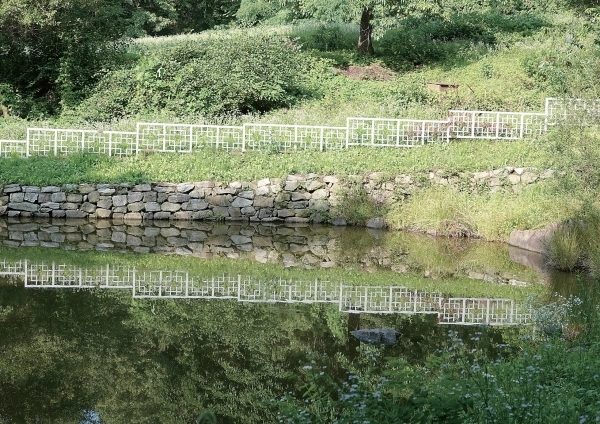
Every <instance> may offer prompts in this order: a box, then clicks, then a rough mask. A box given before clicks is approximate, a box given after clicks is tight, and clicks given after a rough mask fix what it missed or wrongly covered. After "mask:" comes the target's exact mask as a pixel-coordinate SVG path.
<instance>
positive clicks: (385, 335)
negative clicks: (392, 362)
mask: <svg viewBox="0 0 600 424" xmlns="http://www.w3.org/2000/svg"><path fill="white" fill-rule="evenodd" d="M352 334H353V335H354V337H356V338H357V339H358V340H360V341H361V342H364V343H371V344H385V345H393V344H395V343H396V336H397V335H398V334H399V333H398V332H397V331H396V330H392V329H391V328H366V329H363V330H356V331H353V332H352Z"/></svg>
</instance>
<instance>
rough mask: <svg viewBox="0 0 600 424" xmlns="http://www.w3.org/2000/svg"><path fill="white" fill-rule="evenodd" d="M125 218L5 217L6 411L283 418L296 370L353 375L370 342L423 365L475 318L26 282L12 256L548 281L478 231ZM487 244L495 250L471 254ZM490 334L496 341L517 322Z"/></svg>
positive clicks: (18, 417) (0, 363)
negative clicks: (382, 336)
mask: <svg viewBox="0 0 600 424" xmlns="http://www.w3.org/2000/svg"><path fill="white" fill-rule="evenodd" d="M113 224H114V225H112V226H106V225H104V224H101V225H100V226H98V225H90V223H79V224H72V223H65V222H64V221H63V222H62V223H61V222H54V223H46V222H24V221H18V222H10V223H9V222H8V221H2V222H0V244H2V245H3V246H4V248H5V249H6V248H10V249H11V254H12V255H13V258H12V259H11V261H12V262H10V261H6V262H4V265H1V266H0V268H2V269H0V274H1V275H4V276H3V277H0V349H1V352H0V422H2V423H4V422H6V423H13V422H14V423H27V422H50V423H54V422H60V423H63V422H64V423H79V422H105V423H142V422H148V423H192V422H195V419H196V418H197V417H198V415H199V414H200V413H201V412H202V411H205V410H210V411H213V412H215V413H216V415H217V418H218V422H219V423H263V422H275V418H274V409H273V406H272V403H271V402H270V400H272V399H280V398H281V397H282V396H283V395H284V394H285V393H289V392H297V391H298V390H300V389H299V387H298V385H297V375H298V374H299V370H301V369H302V367H303V366H306V365H307V364H310V363H311V361H312V360H316V361H318V363H320V364H321V363H323V364H327V366H328V367H329V370H330V373H331V374H332V375H334V376H336V377H337V378H340V379H343V378H345V376H346V374H347V373H348V371H350V370H351V369H354V368H356V367H360V366H361V364H364V363H365V361H367V359H366V358H368V357H369V355H367V352H368V351H369V349H378V350H381V351H382V353H383V356H392V357H402V358H405V359H406V360H408V361H409V362H411V363H418V362H419V361H422V360H423V359H424V358H425V356H426V355H428V354H431V353H432V352H434V351H435V350H436V349H438V348H439V347H440V346H441V345H442V344H443V343H444V342H445V341H446V339H447V333H448V330H449V329H450V328H452V329H453V330H458V331H459V332H460V333H462V334H464V336H465V339H468V334H469V333H470V332H472V331H475V330H476V329H477V327H473V326H454V325H452V326H447V325H439V324H438V323H437V322H438V317H437V316H436V315H434V314H429V315H407V314H371V313H351V314H348V313H346V312H341V311H340V306H339V305H338V304H335V303H307V302H297V303H273V302H266V303H263V302H247V301H246V302H244V301H238V300H236V299H200V298H195V299H184V298H177V299H173V298H167V299H159V298H138V297H135V298H134V297H133V296H132V294H135V290H134V291H133V293H132V290H131V289H111V288H106V289H105V288H100V287H99V286H100V284H97V286H98V287H96V286H93V288H72V287H71V288H69V287H64V286H63V287H54V288H48V287H46V288H40V287H36V288H26V287H25V284H24V283H25V282H26V281H30V279H31V278H32V275H27V277H26V278H27V279H28V280H26V278H25V277H24V276H22V275H17V274H15V275H12V276H9V275H8V273H9V272H10V269H9V264H10V263H14V256H16V257H19V258H20V259H22V260H31V261H34V260H35V261H37V262H38V263H39V262H40V260H41V259H40V258H39V251H36V252H37V253H36V257H35V258H32V257H31V255H32V253H31V252H33V251H32V250H31V249H30V248H31V247H33V246H38V247H39V246H46V247H48V248H52V249H57V250H58V251H61V249H68V250H72V249H82V250H113V251H125V250H126V251H135V252H138V254H139V255H158V254H163V253H171V254H179V255H188V256H199V257H203V258H206V257H210V256H224V257H229V258H231V260H236V259H238V258H242V257H246V258H250V259H253V260H256V261H259V262H263V261H264V262H273V263H280V264H282V265H284V266H298V267H349V268H353V269H357V270H367V271H369V272H377V269H393V268H396V269H398V268H402V269H399V272H401V271H403V270H404V268H410V269H421V270H423V272H428V273H430V274H434V275H437V276H438V277H439V278H443V276H444V275H453V274H455V273H457V272H458V270H459V269H463V268H464V266H463V265H462V264H464V263H465V262H467V263H471V264H472V265H473V266H472V267H471V268H470V271H469V272H472V273H475V274H477V275H482V276H484V277H485V278H489V276H496V277H497V278H499V279H504V280H509V279H510V278H512V279H514V280H518V281H522V280H523V279H525V278H528V277H531V276H533V277H535V278H539V279H540V281H541V280H543V279H544V278H545V277H544V276H543V275H540V274H538V273H536V272H535V271H531V269H528V268H526V267H524V266H523V265H519V264H516V263H514V262H512V261H510V256H509V253H508V251H507V250H504V251H502V250H501V249H506V248H505V247H501V246H500V247H499V246H486V245H483V244H481V243H477V242H475V243H472V244H469V243H468V242H467V241H456V240H454V241H452V240H441V241H437V242H436V241H433V240H431V239H428V238H423V237H420V238H419V237H416V238H413V236H407V235H398V234H390V233H385V232H377V233H373V232H371V233H369V232H367V231H366V230H364V229H359V230H357V229H335V228H329V227H305V226H300V227H277V226H268V227H264V226H253V225H225V224H193V223H191V224H190V223H187V224H180V225H170V226H165V225H164V224H159V225H149V226H126V225H124V224H122V223H113ZM163 230H164V231H163ZM136 237H137V238H136ZM427 243H429V244H427ZM473 249H475V250H473ZM498 249H500V250H498ZM42 252H43V251H42ZM418 252H421V253H420V254H423V252H426V253H425V254H424V256H421V257H419V256H418V254H417V253H418ZM478 252H479V253H478ZM481 252H488V253H487V254H490V253H489V252H492V253H491V256H493V257H494V260H493V261H492V260H489V261H487V260H481V263H475V264H473V261H474V259H472V258H473V257H475V256H477V255H483V253H481ZM497 252H504V253H502V254H501V255H499V254H498V253H497ZM498 256H501V257H500V258H499V257H498ZM42 259H43V258H42ZM1 260H2V258H0V261H1ZM42 262H43V261H42ZM486 262H487V263H486ZM491 262H493V263H491ZM94 265H95V266H98V267H100V268H102V267H103V266H104V264H97V263H96V264H94ZM106 265H109V266H117V265H118V264H114V263H113V264H106ZM486 267H487V268H486ZM499 267H500V268H501V267H504V268H503V269H499ZM36 269H38V273H39V272H41V271H39V268H36ZM473 270H475V271H473ZM2 272H4V274H2ZM29 272H31V271H29ZM49 272H50V273H51V271H49ZM47 275H51V274H47ZM78 281H80V280H78ZM355 312H359V311H355ZM382 327H389V328H393V329H395V330H397V331H398V332H399V333H400V335H399V340H398V343H396V345H394V346H385V347H384V346H379V347H372V346H370V345H364V344H361V343H360V342H359V341H358V340H357V339H356V338H355V337H354V336H353V335H352V334H351V332H352V331H353V330H356V329H359V328H382ZM489 331H490V338H491V339H493V340H494V341H497V342H498V341H501V340H502V337H504V335H505V334H506V331H509V330H503V329H500V328H490V330H489Z"/></svg>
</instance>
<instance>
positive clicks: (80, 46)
mask: <svg viewBox="0 0 600 424" xmlns="http://www.w3.org/2000/svg"><path fill="white" fill-rule="evenodd" d="M129 23H130V22H129V21H128V20H127V19H126V18H125V17H124V9H123V6H122V5H121V4H114V2H107V1H104V0H94V1H87V0H86V1H81V0H76V1H72V2H69V3H67V4H63V2H60V1H51V2H46V3H43V4H42V3H39V2H35V1H27V2H22V1H14V0H8V1H4V2H2V5H1V6H0V26H1V27H2V28H3V34H2V36H1V37H0V84H8V85H9V86H10V91H11V92H12V93H13V96H14V99H13V104H10V105H9V106H10V107H12V108H13V111H14V113H18V114H21V115H30V116H35V115H36V114H47V113H50V112H54V111H56V110H57V109H58V108H59V107H60V105H61V104H64V105H67V106H68V105H73V104H76V103H77V102H79V101H81V100H82V99H83V98H84V97H86V96H87V95H88V94H89V92H90V91H91V89H92V87H93V85H94V84H95V82H97V81H98V79H99V78H100V76H101V75H102V73H103V72H104V70H106V69H107V68H109V67H111V66H112V65H113V63H114V62H115V61H116V60H117V57H118V55H119V54H120V52H121V51H122V46H123V44H122V42H121V40H122V37H123V35H124V33H125V32H126V31H127V27H128V25H129ZM19 99H22V100H21V102H19V101H18V100H19ZM32 101H34V102H35V103H33V104H32Z"/></svg>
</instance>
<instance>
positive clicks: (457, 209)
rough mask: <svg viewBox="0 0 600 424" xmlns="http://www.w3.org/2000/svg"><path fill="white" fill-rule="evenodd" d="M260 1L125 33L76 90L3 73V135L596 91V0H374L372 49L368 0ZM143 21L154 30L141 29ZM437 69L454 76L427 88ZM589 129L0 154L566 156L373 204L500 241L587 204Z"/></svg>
mask: <svg viewBox="0 0 600 424" xmlns="http://www.w3.org/2000/svg"><path fill="white" fill-rule="evenodd" d="M251 3H252V4H251ZM267 3H268V2H264V1H263V2H262V3H261V2H242V4H241V6H240V8H239V9H238V10H237V14H236V15H235V17H230V19H229V23H228V27H227V28H221V29H212V30H206V31H203V32H199V33H188V34H178V35H171V36H160V37H157V36H152V37H148V36H146V37H138V38H132V39H129V41H128V42H126V43H125V42H122V41H119V43H122V44H119V45H118V46H115V49H113V50H112V52H113V54H111V55H107V56H106V59H105V60H102V61H101V62H102V65H103V67H102V71H101V72H99V73H98V72H96V73H94V78H91V79H90V80H89V81H88V83H87V84H85V90H83V89H82V90H79V91H77V90H75V89H74V88H73V90H75V91H73V90H72V91H71V93H72V94H73V95H74V97H73V96H72V97H70V98H71V100H72V101H65V100H64V99H61V100H60V101H59V103H55V104H54V106H52V107H46V106H47V101H48V99H49V95H46V96H44V97H43V98H39V97H35V96H32V95H27V94H26V92H25V91H24V90H21V89H17V88H16V87H17V84H16V83H15V82H14V81H13V83H10V82H1V81H0V83H1V84H0V87H2V89H1V90H0V94H1V95H2V97H0V103H2V104H3V105H4V107H5V109H6V110H7V111H8V113H7V117H6V118H2V119H0V139H23V138H25V134H26V131H25V130H26V127H27V126H42V125H43V126H55V127H69V128H96V129H115V130H133V129H134V128H135V124H136V122H138V121H146V122H148V121H150V122H184V123H212V124H240V123H242V122H264V123H281V124H306V125H342V126H343V125H345V122H346V118H347V117H348V116H367V117H389V118H420V119H427V118H430V119H440V118H441V119H443V118H445V117H446V116H447V111H448V110H449V109H470V110H499V111H536V112H541V111H543V110H544V99H545V98H546V97H552V96H556V97H598V96H597V95H596V93H597V88H596V87H597V83H598V81H599V76H598V71H597V70H598V69H600V67H599V66H598V64H599V54H598V53H599V46H598V34H597V33H596V31H595V28H594V26H595V21H596V19H597V10H596V9H594V8H593V7H589V6H593V5H587V6H586V5H582V4H570V3H569V4H560V5H557V4H554V3H548V2H535V1H530V2H519V1H507V2H500V3H495V2H493V4H492V2H490V3H488V2H480V3H479V4H478V5H475V4H474V3H473V2H462V1H459V0H448V1H442V2H436V3H433V2H415V3H409V6H406V7H404V8H400V9H401V10H400V9H398V8H396V9H394V7H396V6H393V5H394V4H395V2H389V3H387V6H385V7H383V6H381V7H380V6H373V7H374V8H373V9H372V13H373V15H374V20H373V22H374V35H375V36H374V40H373V49H374V54H373V55H370V54H358V53H357V49H356V44H357V34H358V29H359V26H358V23H357V22H358V21H357V19H358V17H360V13H358V12H360V10H359V11H358V12H357V10H356V9H352V8H349V9H339V10H345V11H346V12H347V13H346V12H344V13H345V14H343V13H341V12H340V14H339V18H340V22H337V23H336V22H331V21H332V19H329V18H327V19H326V17H327V13H329V12H327V11H326V10H325V9H324V8H323V7H324V6H323V4H321V3H319V2H316V0H315V2H313V3H314V5H313V6H314V10H312V12H311V13H309V11H308V10H306V9H302V8H300V9H298V8H296V9H294V7H292V6H293V4H292V3H293V2H290V3H288V6H289V7H287V8H286V7H283V6H281V5H280V4H279V3H278V4H277V5H274V4H271V3H269V4H267ZM309 3H310V2H309ZM317 3H319V4H317ZM338 3H339V5H338V6H339V7H341V5H343V4H346V3H344V2H342V1H339V2H337V3H335V4H338ZM359 3H360V2H359ZM302 4H305V3H302ZM306 4H308V3H306ZM306 4H305V6H306ZM332 4H333V3H332ZM365 4H366V3H365ZM374 4H375V3H374ZM269 5H270V6H269ZM360 5H361V6H360V7H363V6H364V5H363V3H360ZM250 6H252V7H250ZM263 6H264V7H263ZM267 6H269V7H267ZM296 6H297V5H296ZM305 6H303V7H305ZM425 6H427V7H425ZM298 7H299V6H298ZM332 7H333V6H332ZM336 7H337V6H336ZM365 7H366V6H365ZM369 7H370V6H369ZM586 7H587V8H586ZM261 8H262V9H261ZM265 8H266V9H265ZM370 10H371V9H370ZM252 11H254V12H252ZM0 12H1V11H0ZM250 12H252V13H255V12H256V13H255V14H254V15H252V13H250ZM259 12H260V13H259ZM357 13H358V14H357ZM0 16H1V15H0ZM303 17H304V18H306V17H309V18H311V19H309V20H306V19H300V18H303ZM325 20H328V21H329V22H328V23H323V21H325ZM165 22H166V21H165ZM165 25H166V24H165ZM167 27H168V25H167ZM167 27H165V28H167ZM208 27H210V26H208ZM168 28H171V27H168ZM138 29H139V28H138ZM169 31H170V32H169V33H171V34H176V32H177V31H175V29H173V28H171V29H170V30H169ZM144 33H146V34H160V31H158V32H157V31H153V30H150V29H148V28H146V30H144V31H141V30H140V31H138V34H144ZM120 40H121V39H120ZM122 40H124V39H122ZM113 41H114V40H113ZM117 47H118V48H117ZM2 75H3V77H0V78H4V74H2ZM7 78H8V77H7ZM431 81H434V82H445V83H451V84H457V85H458V88H457V89H456V90H451V91H449V92H444V93H440V92H436V91H432V90H429V89H428V88H427V86H426V83H427V82H431ZM11 90H12V91H11ZM54 93H55V94H54V95H57V92H56V91H55V92H54ZM30 94H31V93H30ZM75 94H76V95H75ZM50 97H51V96H50ZM40 102H41V103H40ZM44 102H46V103H44ZM42 103H44V104H46V106H44V107H42V106H40V105H41V104H42ZM36 105H37V106H36ZM44 111H46V112H44ZM596 138H597V135H596V131H594V128H587V129H586V128H579V127H577V126H570V127H565V128H553V129H552V130H551V131H550V132H549V133H548V134H547V135H544V136H543V137H539V138H537V139H528V140H522V141H516V142H489V141H452V142H451V143H450V144H447V145H436V146H427V147H426V148H422V149H413V150H379V151H373V150H363V149H355V150H351V151H347V152H327V153H323V154H316V153H309V152H307V153H297V154H293V155H278V154H269V155H266V154H256V153H245V154H228V153H218V152H210V151H203V152H199V153H196V154H192V155H149V156H140V157H136V158H124V159H116V158H106V157H90V156H87V155H83V156H75V157H69V158H66V159H64V158H47V159H46V158H29V159H26V160H24V159H16V158H11V159H5V160H2V162H3V163H2V166H1V167H0V182H3V183H10V182H19V183H22V184H45V183H46V184H50V183H52V184H61V183H66V182H69V183H73V182H84V181H85V182H119V181H128V182H141V181H161V180H168V181H172V182H179V181H198V180H208V179H211V180H221V181H231V180H252V179H259V178H264V177H284V176H285V175H287V174H293V173H311V172H314V173H319V174H337V175H340V176H346V175H356V174H364V173H370V172H382V173H383V175H384V176H385V175H387V176H388V177H389V178H393V176H394V175H397V174H398V173H406V172H409V173H419V172H428V171H432V170H437V169H444V170H445V171H447V172H449V173H453V172H461V171H481V170H492V169H497V168H502V167H505V166H516V167H532V168H537V169H540V170H543V169H548V168H552V169H554V170H555V171H558V172H556V174H555V175H557V176H559V177H557V178H554V179H552V180H547V181H544V182H540V183H538V184H536V185H535V186H534V187H531V188H528V189H526V190H524V191H523V192H522V193H519V194H515V193H507V192H502V193H494V194H491V193H470V192H459V193H452V194H451V195H447V194H443V193H441V192H440V191H439V190H433V189H429V188H427V187H424V192H423V194H422V195H419V196H413V197H411V196H409V197H408V198H407V199H405V200H403V201H402V202H401V203H399V204H397V205H393V207H390V208H387V209H385V210H382V209H380V208H379V209H378V208H376V207H371V208H367V210H370V211H371V213H373V214H384V215H385V216H386V217H387V218H388V222H389V223H390V224H391V225H392V226H394V227H398V228H405V227H407V228H423V229H431V228H432V227H433V229H435V230H436V231H437V232H438V233H444V228H447V227H448V226H447V225H446V223H448V222H452V221H453V220H456V221H459V222H460V223H461V225H466V226H468V227H469V228H470V230H471V231H472V233H473V234H478V235H481V236H484V237H486V238H489V239H500V240H503V239H505V238H506V237H507V236H508V234H509V233H510V231H512V230H513V229H528V228H539V227H543V226H545V225H546V224H548V223H550V222H554V221H563V220H568V219H570V218H585V219H588V218H589V215H590V211H593V210H595V207H596V206H595V205H596V202H597V200H598V199H597V190H596V187H597V183H598V182H599V181H600V174H599V173H598V171H597V170H596V169H597V167H596V166H595V163H596V158H597V157H598V156H599V155H598V149H597V147H596V145H597V142H596ZM359 197H360V196H359ZM424 199H425V200H424ZM436 205H444V207H442V208H440V207H437V206H436ZM590 206H591V207H590ZM356 207H358V205H357V206H356ZM442 223H444V224H442ZM450 227H451V225H450Z"/></svg>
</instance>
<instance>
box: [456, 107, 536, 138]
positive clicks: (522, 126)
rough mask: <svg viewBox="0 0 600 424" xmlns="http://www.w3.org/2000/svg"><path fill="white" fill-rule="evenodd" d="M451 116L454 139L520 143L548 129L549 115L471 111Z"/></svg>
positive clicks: (461, 111)
mask: <svg viewBox="0 0 600 424" xmlns="http://www.w3.org/2000/svg"><path fill="white" fill-rule="evenodd" d="M448 113H449V118H448V121H449V134H450V137H451V138H477V139H490V140H500V139H505V140H517V139H521V138H523V137H525V136H535V135H540V134H542V133H543V132H544V131H545V129H546V115H545V114H543V113H513V112H489V111H469V110H450V111H449V112H448Z"/></svg>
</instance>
